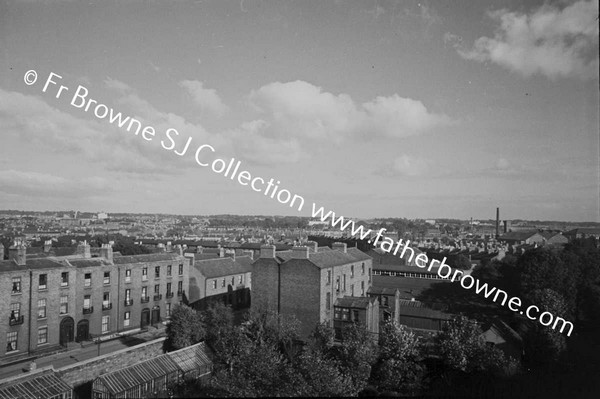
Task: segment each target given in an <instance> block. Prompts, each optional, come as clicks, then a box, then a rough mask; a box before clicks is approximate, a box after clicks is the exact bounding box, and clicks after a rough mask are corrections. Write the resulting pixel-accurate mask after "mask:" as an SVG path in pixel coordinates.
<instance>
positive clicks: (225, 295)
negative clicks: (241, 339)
mask: <svg viewBox="0 0 600 399" xmlns="http://www.w3.org/2000/svg"><path fill="white" fill-rule="evenodd" d="M193 265H194V266H193V267H191V268H190V273H189V274H190V278H189V281H190V288H189V298H188V300H189V303H190V306H192V307H193V308H195V309H204V308H205V307H206V306H207V305H208V303H209V302H211V301H221V302H224V303H225V304H227V305H232V306H233V307H234V308H244V307H249V306H250V290H251V289H252V258H251V257H250V256H235V255H232V256H223V257H220V258H216V259H199V260H195V261H194V263H193Z"/></svg>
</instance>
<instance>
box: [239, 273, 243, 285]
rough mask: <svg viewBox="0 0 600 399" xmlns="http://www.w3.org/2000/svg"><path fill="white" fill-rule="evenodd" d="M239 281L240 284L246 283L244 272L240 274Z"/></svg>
mask: <svg viewBox="0 0 600 399" xmlns="http://www.w3.org/2000/svg"><path fill="white" fill-rule="evenodd" d="M238 283H239V284H243V283H244V275H243V274H240V278H239V281H238Z"/></svg>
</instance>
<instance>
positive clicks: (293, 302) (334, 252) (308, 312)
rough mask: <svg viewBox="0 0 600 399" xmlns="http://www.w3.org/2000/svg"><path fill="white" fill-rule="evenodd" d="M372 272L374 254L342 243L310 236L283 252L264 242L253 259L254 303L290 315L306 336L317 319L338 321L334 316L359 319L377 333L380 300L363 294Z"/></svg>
mask: <svg viewBox="0 0 600 399" xmlns="http://www.w3.org/2000/svg"><path fill="white" fill-rule="evenodd" d="M371 273H372V258H371V257H370V256H368V255H366V254H365V253H364V252H362V251H360V250H358V249H357V248H348V247H347V246H346V244H344V243H339V242H338V243H334V244H333V246H332V249H329V248H327V247H317V243H315V242H308V243H307V246H300V247H294V248H292V250H290V251H282V252H276V251H275V247H274V246H273V245H263V246H262V247H261V249H260V255H259V257H258V259H257V260H256V261H255V262H254V263H253V264H252V287H253V290H252V307H255V306H256V307H259V308H263V307H266V308H267V309H270V310H273V311H275V312H277V313H279V314H281V315H294V316H295V317H296V318H298V320H300V322H301V334H302V336H303V337H305V338H306V337H308V336H309V334H310V333H311V332H312V331H313V330H314V328H315V327H316V325H317V324H318V323H323V322H326V323H328V324H329V325H330V326H331V327H339V326H340V324H339V323H334V320H339V321H340V322H343V321H362V322H363V323H365V326H366V328H367V329H368V330H369V331H371V332H373V333H377V332H378V331H379V308H378V301H377V299H376V298H368V297H367V292H368V290H369V288H370V287H371ZM361 298H362V299H361ZM355 305H356V306H355ZM353 317H356V320H353V319H352V318H353Z"/></svg>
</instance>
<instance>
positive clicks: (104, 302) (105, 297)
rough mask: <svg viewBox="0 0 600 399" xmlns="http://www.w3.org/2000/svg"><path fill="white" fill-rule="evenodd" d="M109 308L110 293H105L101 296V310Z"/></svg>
mask: <svg viewBox="0 0 600 399" xmlns="http://www.w3.org/2000/svg"><path fill="white" fill-rule="evenodd" d="M109 307H110V292H105V293H104V294H103V295H102V309H108V308H109Z"/></svg>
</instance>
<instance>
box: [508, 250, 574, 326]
mask: <svg viewBox="0 0 600 399" xmlns="http://www.w3.org/2000/svg"><path fill="white" fill-rule="evenodd" d="M517 266H518V267H519V268H520V269H521V292H522V294H523V296H524V297H525V299H527V300H529V301H530V302H533V303H535V300H533V298H532V297H531V294H532V293H533V292H534V291H536V290H543V289H546V288H549V289H551V290H553V291H555V292H557V293H558V294H560V295H562V296H563V298H564V300H565V303H566V305H567V312H566V314H565V316H571V315H572V314H574V311H575V305H576V302H577V280H578V277H579V271H578V269H577V267H576V266H573V267H570V265H568V264H565V262H563V260H562V259H561V258H560V257H559V256H558V255H557V254H556V253H554V252H552V251H550V250H548V249H545V248H538V249H535V250H532V251H528V252H526V253H525V254H523V255H522V256H521V257H520V258H519V260H518V261H517Z"/></svg>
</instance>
